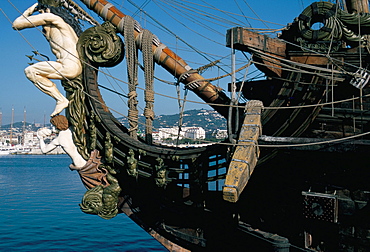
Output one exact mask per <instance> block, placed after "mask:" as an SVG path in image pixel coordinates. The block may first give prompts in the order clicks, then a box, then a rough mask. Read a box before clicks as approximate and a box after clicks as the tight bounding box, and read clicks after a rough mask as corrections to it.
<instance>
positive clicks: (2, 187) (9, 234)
mask: <svg viewBox="0 0 370 252" xmlns="http://www.w3.org/2000/svg"><path fill="white" fill-rule="evenodd" d="M69 164H70V158H69V157H68V156H67V155H46V156H45V155H35V156H31V155H24V156H23V155H11V156H0V251H167V250H166V249H165V248H164V247H163V246H162V245H161V244H159V243H158V242H157V241H156V240H154V239H153V238H152V237H151V236H150V235H149V234H147V233H146V232H145V231H143V230H142V229H141V228H140V227H139V226H137V225H136V224H135V223H134V222H133V221H131V219H129V218H128V217H127V216H126V215H124V214H119V215H117V216H116V217H115V218H113V219H111V220H104V219H102V218H100V217H98V216H95V215H88V214H85V213H83V212H82V211H81V210H80V208H79V206H78V204H79V203H80V202H81V199H82V196H83V194H84V193H85V191H86V189H85V188H84V186H83V185H82V183H81V181H80V178H79V176H78V174H77V172H75V171H71V170H69V168H68V165H69Z"/></svg>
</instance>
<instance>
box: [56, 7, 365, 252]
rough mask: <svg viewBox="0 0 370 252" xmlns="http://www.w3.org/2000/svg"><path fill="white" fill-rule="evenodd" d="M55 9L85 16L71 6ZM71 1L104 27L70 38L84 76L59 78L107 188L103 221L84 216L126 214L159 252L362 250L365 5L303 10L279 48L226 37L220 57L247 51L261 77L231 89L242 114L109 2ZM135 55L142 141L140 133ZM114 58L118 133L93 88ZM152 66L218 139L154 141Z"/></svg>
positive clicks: (243, 34) (253, 36)
mask: <svg viewBox="0 0 370 252" xmlns="http://www.w3.org/2000/svg"><path fill="white" fill-rule="evenodd" d="M64 2H65V3H67V4H68V6H70V7H72V9H73V10H75V11H76V12H78V13H84V15H85V16H88V15H87V13H86V12H84V10H83V9H82V8H81V7H80V6H78V5H77V4H76V3H75V2H72V1H64ZM81 2H82V3H83V4H84V5H85V6H84V7H87V8H88V9H90V10H92V11H94V12H95V13H97V14H98V15H99V16H100V17H101V18H102V19H104V21H105V22H104V23H103V24H100V23H98V22H95V26H93V27H91V28H89V29H87V30H85V31H84V32H83V33H82V34H81V35H80V37H79V42H78V45H77V46H78V52H79V57H80V58H81V62H83V73H82V75H81V76H80V77H78V78H76V79H75V80H69V81H63V86H64V88H65V90H66V92H67V97H68V99H69V100H70V105H69V108H68V112H67V118H68V120H69V123H70V124H71V128H72V129H73V137H74V142H75V144H76V146H77V147H78V150H79V152H80V153H81V155H82V156H84V157H85V158H86V159H89V158H90V159H92V158H91V157H90V153H91V152H94V151H98V153H99V154H96V155H95V156H94V158H93V162H98V164H99V165H100V167H102V168H101V170H103V171H104V172H103V173H104V175H105V176H107V179H108V184H109V185H110V186H107V187H104V190H105V191H104V190H103V191H104V192H102V194H103V196H101V195H100V201H103V202H104V199H108V198H109V199H110V202H112V199H113V202H114V204H110V207H112V205H113V209H111V210H109V209H108V210H109V211H108V210H107V209H105V210H106V212H109V214H108V215H104V211H100V212H99V213H96V212H93V211H89V210H86V209H83V210H84V211H86V212H87V213H96V214H98V215H100V216H101V217H103V218H107V219H108V218H111V217H113V216H114V215H115V214H116V213H125V214H126V215H127V216H129V217H130V218H131V219H132V220H133V221H134V222H136V223H137V224H138V225H139V226H140V227H142V228H143V229H144V230H146V231H147V232H148V233H149V234H150V235H152V236H153V237H154V238H155V239H157V240H158V241H159V242H160V243H161V244H163V246H164V247H166V248H167V249H168V250H170V251H369V250H370V238H369V232H370V211H369V206H368V202H369V199H370V188H369V185H370V184H369V182H368V180H369V178H370V176H369V175H370V170H369V168H368V166H367V165H368V164H369V162H368V159H367V156H366V155H367V154H368V153H369V143H370V141H369V132H370V131H369V130H370V124H369V120H370V115H369V113H368V112H369V106H370V100H369V95H370V92H369V91H370V90H369V84H368V81H369V78H370V76H369V72H368V70H367V67H368V66H369V62H370V50H369V48H370V45H369V43H370V41H369V38H370V14H369V6H368V1H362V0H352V1H346V2H347V4H346V5H343V6H340V5H339V4H337V5H336V4H333V3H330V2H316V3H313V4H311V5H310V6H308V7H307V8H306V9H305V10H304V11H303V12H302V13H301V14H299V13H297V15H298V17H297V18H296V19H295V20H294V22H293V23H291V24H289V25H288V26H287V27H286V28H285V29H284V30H283V32H282V33H281V35H280V36H279V37H276V38H272V37H269V36H266V35H263V34H261V33H257V32H254V31H253V30H252V29H247V28H243V27H234V28H231V29H229V30H227V33H226V41H227V42H226V46H227V47H230V48H232V49H234V50H241V51H244V52H248V53H251V54H252V56H253V62H254V64H255V65H256V67H257V68H258V69H259V70H260V71H262V72H263V73H265V75H266V79H265V80H258V81H246V82H243V83H240V82H236V81H235V82H233V83H230V84H229V89H230V90H231V91H233V94H234V93H237V92H241V93H242V95H243V96H244V97H245V98H246V99H247V100H248V101H247V102H246V103H240V102H239V101H238V100H237V98H236V96H234V95H232V96H231V97H229V96H228V95H227V94H226V93H224V92H223V91H222V90H220V89H219V88H218V87H216V86H215V85H213V84H212V83H211V81H210V80H208V79H205V78H204V77H202V76H201V74H200V73H199V71H197V70H196V69H192V68H191V67H190V66H189V65H188V64H187V63H186V62H185V61H184V60H183V59H181V58H180V57H179V56H178V55H177V54H175V53H174V52H173V51H171V50H170V49H169V48H168V47H167V46H166V45H164V44H163V43H161V42H160V40H159V39H158V38H157V37H156V36H154V35H153V34H152V33H151V32H150V31H148V30H146V29H143V28H142V27H141V26H140V24H139V23H138V22H137V21H135V20H134V19H133V18H132V17H130V16H128V15H125V14H124V13H122V12H121V11H120V10H119V9H118V8H116V7H115V6H114V5H113V4H112V3H110V2H108V1H106V0H81ZM83 4H81V5H82V6H83ZM316 23H319V24H321V27H320V28H317V29H315V28H314V27H313V25H314V24H316ZM122 38H124V43H123V42H122ZM138 49H139V50H141V51H142V54H143V57H144V67H143V68H144V69H145V83H146V90H145V96H146V97H145V101H146V107H145V112H144V116H145V117H146V123H145V124H146V125H145V126H146V132H145V138H140V137H138V134H137V124H138V122H137V118H138V112H137V107H136V106H137V100H136V86H137V76H136V72H137V64H136V61H137V59H136V57H137V53H136V52H137V50H138ZM124 54H125V55H124ZM123 58H125V61H126V62H127V69H128V79H129V92H130V93H129V98H128V106H129V114H128V118H129V122H130V125H129V126H127V127H126V126H124V125H122V124H121V123H120V122H119V121H118V120H117V119H116V118H115V117H114V116H113V115H112V113H111V111H110V110H109V108H108V106H107V105H106V103H105V101H104V99H103V96H102V95H101V92H100V90H99V84H98V81H97V79H98V74H99V67H111V66H115V65H117V64H119V63H120V62H121V61H122V59H123ZM154 63H156V64H157V65H159V66H161V67H163V68H164V69H165V70H167V71H168V72H169V73H171V74H172V75H173V76H174V77H175V78H176V79H177V80H178V83H182V84H183V85H184V86H185V88H186V89H188V90H191V91H193V92H194V93H195V94H196V95H197V96H199V97H200V98H201V99H202V100H203V101H204V102H206V103H207V104H209V105H210V106H211V107H212V108H213V109H214V110H216V111H217V112H219V113H220V114H221V115H222V116H224V117H225V118H226V119H227V123H228V138H227V139H225V141H223V142H220V143H214V144H211V145H208V146H204V147H199V148H176V147H166V146H162V145H159V144H155V143H153V141H152V132H153V129H152V121H153V118H154V116H153V112H152V106H153V94H154V91H153V89H152V83H153V71H152V70H153V64H154ZM95 153H97V152H95ZM100 157H101V158H100ZM108 171H109V172H108ZM211 182H216V188H213V189H212V190H211V189H209V186H208V184H209V183H211ZM112 186H115V187H114V188H113V187H112ZM88 189H89V190H88V192H87V194H86V195H85V196H84V199H83V201H86V202H85V203H86V204H85V205H89V204H90V205H92V204H93V203H89V192H91V191H94V187H93V186H91V188H88ZM107 201H108V200H107ZM102 204H103V203H102ZM108 225H109V224H108Z"/></svg>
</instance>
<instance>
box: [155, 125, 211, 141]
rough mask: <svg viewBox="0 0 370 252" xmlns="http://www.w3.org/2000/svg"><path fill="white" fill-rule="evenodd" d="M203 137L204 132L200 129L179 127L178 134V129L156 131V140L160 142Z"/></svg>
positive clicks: (204, 135)
mask: <svg viewBox="0 0 370 252" xmlns="http://www.w3.org/2000/svg"><path fill="white" fill-rule="evenodd" d="M179 133H180V135H179ZM178 135H179V136H178ZM205 137H206V132H205V130H204V129H203V128H202V127H181V131H180V132H179V129H178V127H172V128H160V129H159V131H158V138H159V139H162V140H163V139H169V138H170V139H172V140H175V139H177V138H179V139H183V138H189V139H205Z"/></svg>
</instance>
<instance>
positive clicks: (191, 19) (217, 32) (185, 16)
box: [153, 0, 228, 37]
mask: <svg viewBox="0 0 370 252" xmlns="http://www.w3.org/2000/svg"><path fill="white" fill-rule="evenodd" d="M153 1H154V0H153ZM159 1H160V2H162V3H164V4H167V5H170V6H171V7H172V8H173V9H176V10H177V11H178V12H177V13H176V14H177V15H179V16H182V17H183V18H185V19H187V20H189V21H190V22H192V23H194V24H196V25H198V26H202V27H204V28H206V29H207V30H209V31H213V32H214V33H216V34H218V35H221V36H222V37H224V36H225V35H224V34H223V33H221V32H219V31H218V30H216V29H214V28H212V27H210V26H209V25H206V24H204V23H202V22H201V21H198V20H197V19H195V18H194V17H193V18H189V17H188V16H195V15H194V13H197V12H196V11H194V10H192V11H191V12H190V11H184V10H180V9H179V8H178V7H175V6H173V5H171V4H170V3H167V2H165V1H164V0H159ZM173 12H175V11H173ZM183 13H188V14H189V15H188V16H187V15H183ZM199 18H200V19H202V20H205V21H207V22H210V21H209V20H208V19H205V18H202V17H199ZM179 22H180V21H179ZM211 23H213V24H215V25H218V26H220V25H219V24H217V23H215V22H211ZM181 24H182V23H181ZM223 27H228V26H223Z"/></svg>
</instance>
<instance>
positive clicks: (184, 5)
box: [172, 0, 244, 26]
mask: <svg viewBox="0 0 370 252" xmlns="http://www.w3.org/2000/svg"><path fill="white" fill-rule="evenodd" d="M172 2H173V3H174V4H175V5H177V6H183V7H181V8H185V9H187V10H189V11H192V10H197V13H199V14H200V15H203V16H206V17H209V18H211V19H215V20H218V21H220V22H222V23H224V24H230V25H232V24H237V25H239V24H244V22H242V21H241V20H238V19H237V18H235V17H234V16H232V15H230V14H228V13H225V12H223V11H222V10H220V9H217V8H215V7H214V6H212V5H210V4H209V3H207V5H210V6H212V7H213V10H216V11H217V12H221V13H223V14H226V16H228V17H231V18H232V19H234V20H236V21H237V22H234V21H231V20H229V19H225V18H222V17H221V16H219V15H215V14H212V13H211V12H207V11H204V10H201V9H200V8H197V7H195V8H194V6H191V5H187V4H184V1H181V2H179V1H175V0H172ZM203 2H204V1H203ZM189 3H190V2H189ZM193 4H194V3H193ZM196 5H198V6H202V7H206V8H208V9H210V8H209V7H207V6H204V5H200V4H196ZM202 13H203V14H202ZM243 26H244V25H243Z"/></svg>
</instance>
